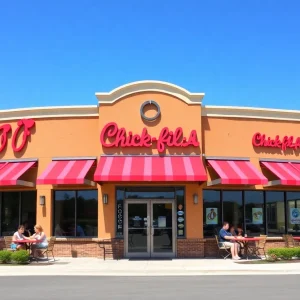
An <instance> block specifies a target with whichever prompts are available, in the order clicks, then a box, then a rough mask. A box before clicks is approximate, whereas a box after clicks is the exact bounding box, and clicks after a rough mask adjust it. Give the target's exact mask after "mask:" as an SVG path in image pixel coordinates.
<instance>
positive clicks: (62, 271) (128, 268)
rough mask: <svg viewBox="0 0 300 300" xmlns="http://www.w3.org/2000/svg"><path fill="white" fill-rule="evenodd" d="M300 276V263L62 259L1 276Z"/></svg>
mask: <svg viewBox="0 0 300 300" xmlns="http://www.w3.org/2000/svg"><path fill="white" fill-rule="evenodd" d="M241 274H243V275H253V274H260V275H265V274H300V263H287V264H271V263H270V264H256V265H253V264H252V265H248V264H247V265H246V264H238V263H235V262H233V261H232V260H223V259H174V260H125V259H124V260H119V261H116V260H106V261H103V260H102V259H97V258H58V259H57V261H56V262H55V263H53V264H52V263H51V264H48V263H46V262H39V263H36V262H33V263H32V264H30V265H26V266H7V265H0V276H30V275H39V276H45V275H47V276H51V275H53V276H56V275H66V276H79V275H81V276H83V275H89V276H93V275H94V276H193V275H241Z"/></svg>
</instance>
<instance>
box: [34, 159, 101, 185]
mask: <svg viewBox="0 0 300 300" xmlns="http://www.w3.org/2000/svg"><path fill="white" fill-rule="evenodd" d="M94 162H95V160H56V161H52V162H51V163H50V164H49V166H48V167H47V169H46V170H45V171H44V172H43V173H42V174H41V176H39V178H38V179H37V184H57V185H58V184H65V185H66V184H71V185H73V184H84V183H85V177H86V175H87V173H88V171H89V170H90V168H91V167H92V165H93V164H94Z"/></svg>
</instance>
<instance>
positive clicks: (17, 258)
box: [11, 250, 29, 264]
mask: <svg viewBox="0 0 300 300" xmlns="http://www.w3.org/2000/svg"><path fill="white" fill-rule="evenodd" d="M11 260H12V261H13V262H14V263H16V264H25V263H27V262H28V260H29V253H28V252H27V251H26V250H20V251H15V252H13V253H12V255H11Z"/></svg>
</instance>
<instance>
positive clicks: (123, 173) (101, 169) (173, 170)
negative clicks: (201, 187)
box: [94, 156, 207, 182]
mask: <svg viewBox="0 0 300 300" xmlns="http://www.w3.org/2000/svg"><path fill="white" fill-rule="evenodd" d="M94 180H95V181H98V182H101V181H102V182H103V181H206V180H207V176H206V172H205V169H204V166H203V164H202V161H201V158H200V157H199V156H163V157H160V156H102V157H101V158H100V162H99V165H98V167H97V170H96V173H95V176H94Z"/></svg>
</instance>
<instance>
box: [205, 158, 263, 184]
mask: <svg viewBox="0 0 300 300" xmlns="http://www.w3.org/2000/svg"><path fill="white" fill-rule="evenodd" d="M208 163H209V164H210V165H211V166H212V167H213V169H214V170H215V171H216V172H217V174H218V175H219V176H220V180H219V181H220V182H219V183H221V184H235V185H239V184H246V185H265V184H267V182H268V180H267V178H266V177H265V176H264V175H263V174H262V173H261V172H259V171H258V170H257V169H256V168H255V167H254V166H253V165H252V163H251V162H250V161H245V160H217V159H216V160H210V159H208Z"/></svg>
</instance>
